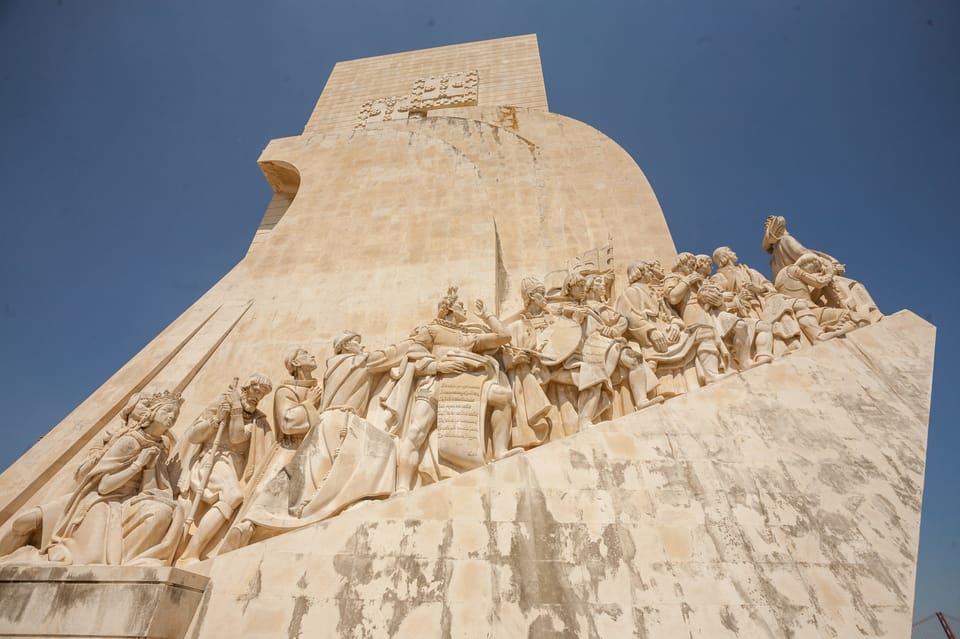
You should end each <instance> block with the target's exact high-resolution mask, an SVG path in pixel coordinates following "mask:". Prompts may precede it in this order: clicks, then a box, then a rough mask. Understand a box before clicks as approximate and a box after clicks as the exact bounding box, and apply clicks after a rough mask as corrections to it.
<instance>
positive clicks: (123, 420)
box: [0, 392, 175, 557]
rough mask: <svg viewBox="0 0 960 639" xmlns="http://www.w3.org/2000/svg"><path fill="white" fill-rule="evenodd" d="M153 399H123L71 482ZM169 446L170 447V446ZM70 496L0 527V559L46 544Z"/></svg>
mask: <svg viewBox="0 0 960 639" xmlns="http://www.w3.org/2000/svg"><path fill="white" fill-rule="evenodd" d="M152 397H153V393H146V392H142V393H135V394H134V395H131V396H130V398H129V399H128V400H127V403H126V405H125V406H124V407H123V409H121V411H120V415H119V424H117V425H115V426H112V427H110V428H107V429H106V430H105V431H104V432H103V433H102V434H101V436H100V438H99V440H98V441H97V442H96V443H94V444H93V445H92V446H91V447H90V448H89V449H88V450H87V453H86V455H85V456H84V458H83V460H81V462H80V465H79V466H78V467H77V469H76V470H75V471H74V474H73V477H74V481H75V482H77V483H79V482H80V481H81V480H82V479H83V478H84V477H85V476H86V474H87V472H88V471H89V470H90V469H91V468H92V467H93V466H94V465H95V464H96V463H97V461H98V460H99V459H100V457H102V456H103V452H104V450H105V449H106V448H107V446H109V445H110V443H111V442H113V441H114V439H115V438H116V437H115V436H116V434H117V433H119V432H121V431H125V430H127V428H128V424H136V423H137V422H138V421H139V420H140V418H141V417H143V415H144V412H145V411H146V405H147V403H148V401H149V400H150V399H151V398H152ZM165 437H166V438H167V439H168V440H170V441H171V442H173V441H175V440H174V437H173V434H172V433H170V432H167V434H166V436H165ZM170 447H171V448H172V447H173V444H171V446H170ZM70 498H71V493H65V494H63V495H60V496H59V497H56V498H55V499H52V500H50V501H48V502H46V503H43V504H40V505H37V506H32V507H30V508H26V509H24V510H22V511H20V512H18V513H16V514H15V515H14V516H13V517H11V518H10V519H9V520H8V521H7V522H5V523H4V524H3V526H2V527H0V557H4V556H5V555H9V554H10V553H13V552H15V551H17V550H18V549H21V548H30V549H31V551H28V552H23V553H18V556H22V557H26V556H29V555H30V554H31V552H32V553H34V554H35V553H38V552H39V551H40V549H41V548H45V547H47V546H49V545H50V542H51V539H50V537H51V535H52V534H53V529H54V527H55V526H56V524H57V522H58V521H59V519H60V517H61V516H62V515H63V511H64V509H65V508H66V506H67V503H68V502H69V501H70Z"/></svg>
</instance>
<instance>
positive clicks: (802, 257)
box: [0, 36, 933, 637]
mask: <svg viewBox="0 0 960 639" xmlns="http://www.w3.org/2000/svg"><path fill="white" fill-rule="evenodd" d="M259 163H260V166H261V168H262V169H263V172H264V175H265V177H266V179H267V181H268V183H269V184H270V185H271V187H272V188H273V190H274V197H273V200H272V202H271V203H270V205H269V206H268V209H267V211H266V213H265V215H264V218H263V220H262V222H261V224H260V227H259V228H258V229H257V231H256V233H255V235H254V237H253V240H252V242H251V245H250V248H249V250H248V252H247V254H246V256H245V257H244V258H243V259H242V260H241V261H240V262H239V263H238V264H237V265H236V266H235V267H234V268H233V269H232V270H231V271H230V272H229V273H228V274H227V275H225V276H224V278H223V279H222V280H221V281H220V282H219V283H217V284H216V285H215V286H214V287H213V288H212V289H211V290H210V291H209V292H207V293H206V294H205V295H204V296H203V297H202V298H201V299H200V300H198V301H197V302H196V304H194V305H193V306H192V307H191V308H189V309H188V310H187V311H186V312H184V314H183V315H181V317H180V318H178V319H177V320H176V321H175V322H174V323H173V324H172V325H171V326H170V327H169V328H167V329H166V330H165V331H164V332H163V333H161V334H160V335H159V336H158V337H157V338H156V339H155V340H154V341H153V342H152V343H151V344H150V345H148V346H147V347H146V348H145V349H144V350H143V351H142V352H141V353H139V354H138V355H137V356H136V357H135V358H134V359H133V360H131V361H130V362H129V363H128V364H127V365H126V366H125V367H124V368H122V369H121V370H120V371H119V372H118V373H117V374H116V375H114V376H113V377H112V378H111V379H110V380H108V381H107V382H106V383H105V384H104V385H103V386H102V387H101V388H100V389H99V390H98V391H96V392H95V393H94V394H93V395H92V396H91V397H90V398H89V399H88V400H87V401H85V402H84V403H83V404H81V405H80V406H79V407H78V408H77V409H76V410H75V411H74V412H73V413H71V415H69V416H68V417H67V418H66V419H65V420H64V421H63V422H62V423H61V424H59V425H58V426H57V427H55V428H54V429H53V430H52V431H51V433H50V435H48V436H47V437H46V438H44V439H43V440H41V441H40V442H39V443H38V444H37V445H36V446H35V447H34V448H32V449H31V450H30V451H28V452H27V453H26V454H25V455H24V457H23V458H21V460H19V461H18V462H17V463H15V464H14V465H13V466H12V467H11V468H9V469H8V470H7V471H5V472H4V473H3V474H2V475H0V555H6V557H5V558H3V559H0V563H5V564H6V565H8V566H10V567H13V568H15V570H13V571H12V572H11V569H8V568H4V572H3V573H2V574H3V575H13V576H12V577H11V578H9V579H7V580H5V581H4V580H3V579H0V591H2V592H3V596H4V601H9V602H14V603H10V604H9V605H4V606H0V617H5V618H6V619H7V621H8V622H9V623H10V624H12V625H11V628H13V630H14V631H16V632H33V630H29V629H30V628H34V627H35V625H36V624H34V625H30V624H33V623H34V622H35V621H36V617H37V616H38V615H40V614H41V613H40V612H38V611H41V610H45V609H46V608H44V606H47V607H48V608H50V609H51V612H50V613H49V614H50V619H55V618H57V615H58V614H60V613H61V612H62V611H61V610H58V609H57V605H56V603H55V602H56V601H59V600H60V599H62V598H63V597H64V596H66V595H61V594H60V593H61V592H68V591H69V592H73V591H74V590H76V589H77V588H80V590H82V591H83V593H81V594H80V595H76V597H79V598H81V599H85V600H86V601H90V602H97V601H106V600H105V599H104V597H103V593H104V592H106V590H104V589H103V588H104V587H101V586H100V585H98V584H99V583H100V582H99V581H98V580H99V579H100V577H98V578H97V579H95V580H94V582H93V584H94V585H88V586H83V585H78V583H80V582H83V577H82V573H77V572H76V569H78V568H79V567H81V566H86V565H94V566H97V570H99V571H100V572H98V573H97V574H98V575H101V574H102V575H109V574H112V573H110V572H109V571H110V570H115V571H117V572H116V573H115V574H116V575H119V576H121V577H122V576H123V575H127V577H129V579H130V580H132V582H135V581H137V579H140V578H142V579H141V581H143V582H144V584H143V588H146V589H147V590H149V589H150V586H149V585H148V584H150V583H154V582H155V581H156V579H157V577H156V575H154V573H150V574H147V573H148V572H149V571H150V570H161V571H162V570H169V569H168V568H164V566H170V565H177V566H179V567H180V568H182V569H184V570H189V571H191V572H192V573H193V576H187V577H184V576H183V575H182V574H180V573H179V572H176V571H175V573H171V575H173V576H172V577H171V576H169V575H167V573H164V575H166V576H164V577H163V579H168V577H169V579H172V580H173V582H171V583H173V585H168V586H163V588H167V589H168V590H169V588H173V590H169V592H176V593H180V592H181V590H183V588H186V589H187V590H189V591H190V593H192V594H190V595H189V596H188V597H187V598H188V599H190V601H191V602H194V603H195V600H196V599H197V598H198V597H199V593H200V592H203V601H202V602H201V603H200V605H199V609H198V612H197V614H196V616H192V615H193V612H192V610H193V609H192V608H191V610H190V613H189V616H188V615H187V613H186V608H184V611H185V612H184V615H185V617H184V618H183V619H180V620H179V622H182V623H179V622H178V623H177V624H173V625H171V626H170V629H163V628H165V627H161V626H157V628H160V629H159V630H156V631H154V630H150V631H149V633H148V634H150V636H182V634H183V631H184V629H185V628H186V624H187V623H192V626H191V628H192V630H191V635H192V636H198V637H199V636H219V635H220V634H224V633H227V632H229V633H230V634H236V633H237V632H238V631H239V632H241V634H243V636H264V637H266V636H275V635H277V634H280V633H282V632H286V633H287V634H288V635H289V636H297V635H299V634H301V633H303V632H310V633H312V634H338V635H341V636H387V635H389V636H395V635H396V636H400V635H407V634H414V633H416V634H424V633H427V634H431V633H440V634H442V635H445V636H446V635H456V636H513V635H518V634H528V635H531V636H548V635H550V636H553V635H554V634H558V633H559V634H566V635H570V636H628V635H637V634H639V635H640V636H676V635H677V634H678V633H683V634H691V633H692V634H693V635H694V636H696V635H699V634H719V635H720V636H751V637H752V636H846V635H847V634H850V633H851V632H852V631H853V629H856V630H857V631H858V632H859V633H861V634H865V635H867V636H900V635H901V634H903V632H904V631H905V629H906V628H907V627H908V626H907V625H904V624H909V619H910V612H911V610H910V607H911V605H912V598H913V595H912V593H913V578H914V569H915V562H916V545H917V533H918V528H919V512H920V497H921V495H922V479H923V459H924V452H925V442H926V418H927V412H928V408H929V389H930V375H931V372H932V352H933V329H932V327H930V326H929V325H927V324H925V323H924V322H922V321H921V320H919V319H918V318H916V317H915V316H913V315H911V314H910V313H908V312H901V313H898V314H896V315H893V316H890V317H887V318H884V317H883V316H882V315H881V314H880V312H879V310H878V309H877V308H876V305H875V304H874V302H873V300H872V299H871V298H870V296H869V294H868V293H867V291H866V288H864V286H863V285H862V284H861V283H860V282H858V281H856V280H852V279H849V278H848V277H847V274H846V270H845V266H844V265H843V264H841V263H840V262H839V260H837V259H836V258H834V257H832V256H830V255H826V254H824V253H821V252H818V251H816V250H814V249H810V248H808V247H807V246H805V245H804V244H802V243H801V242H800V241H799V240H797V239H796V238H793V237H792V236H791V235H790V234H789V233H788V232H787V230H786V220H785V219H784V218H782V217H771V218H768V220H767V222H766V223H765V224H764V225H760V224H759V223H758V238H757V239H759V235H760V231H761V230H762V231H763V243H764V247H765V248H766V249H767V250H768V251H769V252H770V253H771V255H772V256H773V261H772V265H773V269H774V272H773V273H772V274H771V275H770V276H769V277H768V276H766V275H763V274H761V273H760V272H759V271H757V270H754V269H751V268H749V267H747V266H745V265H741V264H739V263H738V262H737V257H736V254H735V253H734V252H733V251H732V250H730V249H728V248H727V247H718V248H717V250H716V251H714V252H713V255H712V256H707V255H699V256H696V255H692V254H689V253H680V254H677V252H676V249H675V248H674V245H673V241H672V239H671V236H670V233H669V230H668V229H667V226H666V222H665V220H664V217H663V214H662V212H661V210H660V208H659V205H658V203H657V200H656V196H655V195H654V193H653V191H652V189H651V187H650V185H649V183H648V182H647V180H646V179H645V177H644V176H643V174H642V172H641V171H640V169H639V168H638V167H637V165H636V164H635V163H634V162H633V160H632V159H631V158H630V156H629V155H628V154H627V153H626V152H625V151H624V150H623V149H621V148H620V147H619V146H617V144H616V143H615V142H613V141H612V140H610V139H609V138H607V137H606V136H604V135H603V134H602V133H600V132H598V131H596V130H595V129H593V128H591V127H590V126H588V125H586V124H584V123H582V122H578V121H575V120H572V119H570V118H566V117H564V116H561V115H557V114H553V113H550V112H549V111H548V110H547V101H546V94H545V90H544V85H543V78H542V74H541V72H540V64H539V56H538V52H537V42H536V38H535V37H534V36H520V37H515V38H505V39H501V40H494V41H488V42H480V43H471V44H465V45H454V46H449V47H441V48H438V49H430V50H425V51H415V52H408V53H402V54H396V55H390V56H381V57H378V58H370V59H365V60H355V61H350V62H344V63H340V64H338V65H337V66H336V67H335V68H334V71H333V73H332V74H331V76H330V79H329V81H328V83H327V85H326V87H325V89H324V91H323V94H322V95H321V97H320V100H319V101H318V103H317V106H316V108H315V109H314V112H313V113H312V115H311V116H310V119H309V121H308V122H307V125H306V127H305V128H304V132H303V134H302V135H300V136H296V137H290V138H282V139H278V140H274V141H272V142H271V143H270V144H269V145H268V146H267V148H266V149H265V150H264V151H263V153H262V155H261V157H260V160H259ZM758 222H759V220H758ZM761 226H763V228H762V229H761ZM805 239H806V238H805ZM750 241H756V240H755V239H754V238H750ZM808 241H809V240H808ZM881 320H882V321H881ZM231 379H232V380H233V381H232V382H231ZM183 414H186V415H187V417H186V418H184V419H180V420H179V421H178V420H177V417H178V416H180V415H183ZM71 563H72V564H75V566H74V567H73V568H70V569H69V570H67V572H66V573H56V574H54V573H52V572H50V570H51V565H52V564H67V565H69V564H71ZM144 567H146V568H144ZM137 569H139V570H141V571H146V572H142V574H141V573H136V570H137ZM71 571H73V572H71ZM124 571H126V572H124ZM131 571H132V572H131ZM135 573H136V574H135ZM137 574H139V575H140V577H137ZM130 575H133V576H132V577H130ZM151 575H153V576H151ZM201 576H202V577H201ZM193 577H196V580H194V581H191V579H193ZM205 577H209V582H208V583H207V582H203V578H205ZM119 578H120V577H118V579H119ZM124 578H126V577H124ZM169 579H168V580H169ZM151 580H153V581H151ZM178 580H179V581H178ZM198 580H199V581H198ZM121 581H122V579H121ZM174 582H175V583H174ZM27 583H36V584H42V586H40V587H38V589H37V591H36V592H37V593H38V594H36V596H33V595H30V594H29V593H30V592H31V587H28V586H26V585H25V584H27ZM84 583H85V582H84ZM124 583H126V582H124ZM184 584H186V585H184ZM198 584H200V585H199V586H198ZM111 587H112V586H111ZM139 587H140V586H131V588H132V589H133V590H131V592H133V591H135V590H136V589H137V588H139ZM84 588H86V589H87V590H89V592H87V591H86V590H83V589H84ZM141 589H142V588H141ZM147 590H144V592H146V591H147ZM161 590H162V588H161ZM78 592H79V591H78ZM151 592H153V591H151ZM157 592H159V591H157ZM164 592H168V591H167V590H165V591H164ZM184 592H186V590H184ZM181 594H182V593H181ZM8 595H9V596H8ZM69 596H70V597H74V596H75V595H69ZM131 596H134V595H131ZM136 596H141V595H136ZM144 596H145V595H144ZM167 596H168V595H163V596H161V597H160V598H157V597H153V598H152V599H151V600H150V601H151V602H152V603H151V604H149V605H148V608H149V610H150V611H152V612H150V613H149V614H148V613H146V612H145V613H143V614H141V615H140V616H139V617H138V618H136V619H134V618H133V617H130V618H128V619H127V621H126V622H118V623H120V625H119V626H117V628H118V630H116V632H120V631H121V630H122V629H123V628H122V627H121V626H123V624H124V623H127V624H128V627H127V630H128V631H129V632H128V633H127V634H133V635H136V634H140V633H141V632H147V631H145V630H142V629H139V628H140V627H141V626H143V625H144V624H145V623H146V624H147V625H150V624H152V623H153V622H152V621H150V619H153V618H154V617H156V616H158V615H159V616H160V617H163V616H165V615H166V613H165V612H164V610H165V608H164V606H166V605H168V604H167V603H164V602H166V601H167V599H164V598H163V597H167ZM176 596H178V597H179V596H181V595H180V594H178V595H176ZM51 601H53V602H54V603H52V604H51V603H50V602H51ZM15 602H20V603H15ZM194 603H191V606H192V605H194ZM21 604H22V605H21ZM91 605H92V604H91ZM99 605H100V604H97V606H99ZM51 606H52V607H51ZM187 607H189V606H187ZM95 610H99V608H96V607H87V608H84V610H83V613H82V614H80V615H79V616H78V617H76V618H77V619H85V618H87V617H89V616H90V615H94V617H95V616H96V615H95ZM44 614H45V613H44ZM24 615H26V616H24ZM28 617H29V619H27V618H28ZM191 619H192V621H191ZM228 620H229V623H226V622H227V621H228ZM28 621H29V622H30V623H27V622H28ZM53 623H54V622H52V621H51V624H53ZM57 623H59V622H57ZM18 624H19V625H18ZM138 624H139V625H138ZM42 626H43V624H42V623H41V624H40V626H36V627H41V629H42ZM50 627H51V628H53V626H52V625H51V626H50ZM150 627H151V628H153V626H150ZM91 628H92V626H91ZM334 629H335V630H334ZM88 630H89V629H88ZM51 631H52V630H51ZM58 632H59V630H58ZM63 632H64V633H66V634H76V635H84V636H86V635H97V634H98V632H99V633H100V634H102V635H103V636H108V635H109V633H108V632H107V630H103V631H102V632H100V631H99V630H96V629H93V630H89V631H86V630H83V627H82V624H80V626H76V627H74V628H68V629H64V630H63ZM110 632H114V630H110ZM121 634H122V632H121Z"/></svg>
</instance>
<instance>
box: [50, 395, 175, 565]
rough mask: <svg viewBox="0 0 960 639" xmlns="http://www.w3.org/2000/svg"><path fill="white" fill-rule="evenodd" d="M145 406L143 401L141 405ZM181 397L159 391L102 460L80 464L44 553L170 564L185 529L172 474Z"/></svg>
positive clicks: (67, 558) (62, 558)
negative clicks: (171, 436) (172, 438)
mask: <svg viewBox="0 0 960 639" xmlns="http://www.w3.org/2000/svg"><path fill="white" fill-rule="evenodd" d="M138 403H140V402H138ZM181 403H182V399H181V398H180V396H179V395H178V394H171V393H169V392H163V393H156V394H154V395H152V396H149V397H146V398H143V399H142V405H141V406H140V408H142V412H141V413H139V416H138V417H136V418H135V421H133V420H131V421H130V422H129V423H128V427H127V428H126V429H123V430H121V431H119V432H118V433H116V435H114V436H113V437H112V438H111V440H110V442H109V443H108V444H107V445H106V446H105V447H104V448H103V450H102V454H100V455H99V457H98V458H97V459H96V460H89V459H88V460H86V462H85V463H84V464H83V465H81V472H80V473H79V476H78V484H77V488H76V489H75V490H74V492H73V494H72V495H71V496H70V499H69V500H68V502H67V504H66V507H65V508H64V511H63V514H62V515H61V517H60V520H59V521H58V522H57V524H56V526H55V528H54V530H53V533H52V535H51V540H50V543H49V545H48V546H47V547H46V548H45V549H44V550H43V554H45V555H46V557H47V559H49V560H50V561H51V562H56V563H66V564H109V565H120V564H124V565H165V564H168V563H169V562H171V561H172V559H173V553H174V552H175V551H176V548H177V544H178V543H179V541H180V536H181V533H182V528H183V516H184V513H183V510H182V509H181V508H180V507H179V505H178V503H177V500H176V498H175V494H174V487H173V484H172V483H171V481H170V477H169V476H168V474H167V467H166V462H167V453H168V451H169V444H168V441H169V440H168V439H166V438H165V435H166V433H167V431H169V429H170V428H171V427H172V426H173V425H174V423H175V422H176V420H177V416H178V415H179V412H180V405H181Z"/></svg>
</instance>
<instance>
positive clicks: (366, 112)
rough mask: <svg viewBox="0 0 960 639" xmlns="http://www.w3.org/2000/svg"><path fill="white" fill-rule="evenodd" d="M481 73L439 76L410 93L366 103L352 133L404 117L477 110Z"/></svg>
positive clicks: (417, 83)
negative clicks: (445, 110)
mask: <svg viewBox="0 0 960 639" xmlns="http://www.w3.org/2000/svg"><path fill="white" fill-rule="evenodd" d="M479 89H480V72H479V71H477V70H476V69H474V70H472V71H459V72H457V73H449V74H446V75H440V76H430V77H427V78H418V79H417V80H415V81H414V82H413V86H412V88H411V90H410V93H407V94H404V95H395V96H387V97H382V98H376V99H374V100H368V101H366V102H364V103H363V104H362V105H361V106H360V112H359V113H358V114H357V122H356V124H355V125H354V128H355V129H363V128H365V127H366V126H367V122H368V121H373V122H387V121H390V120H396V119H399V118H403V117H408V116H410V117H412V116H414V115H420V116H422V115H424V114H426V112H427V111H430V110H432V109H443V108H452V107H468V106H477V103H478V96H479Z"/></svg>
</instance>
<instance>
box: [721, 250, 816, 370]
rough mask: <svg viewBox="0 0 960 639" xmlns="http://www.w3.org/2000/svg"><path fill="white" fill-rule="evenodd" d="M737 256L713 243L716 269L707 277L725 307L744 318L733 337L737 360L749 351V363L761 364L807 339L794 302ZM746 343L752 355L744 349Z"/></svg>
mask: <svg viewBox="0 0 960 639" xmlns="http://www.w3.org/2000/svg"><path fill="white" fill-rule="evenodd" d="M738 259H739V258H738V257H737V254H736V253H734V251H733V250H732V249H731V248H730V247H727V246H720V247H717V248H716V249H715V250H714V251H713V262H714V263H715V264H716V266H717V273H716V275H714V276H713V277H712V278H711V279H712V281H713V282H714V283H715V284H716V285H717V286H719V287H720V290H721V291H722V292H723V296H724V308H725V310H726V311H728V312H729V313H732V314H734V315H736V316H737V317H739V318H740V319H741V320H743V322H744V326H745V330H746V333H745V334H743V333H741V335H740V336H739V337H735V338H734V339H735V340H736V341H737V344H738V346H737V347H735V349H734V355H735V357H736V358H737V359H738V361H744V360H746V361H747V362H750V361H751V360H750V359H747V358H748V355H749V356H750V357H751V358H752V363H753V364H763V363H766V362H768V361H769V360H770V359H772V358H773V357H774V356H780V355H783V354H784V353H786V352H788V351H790V350H794V349H797V348H800V346H802V345H803V344H806V343H808V342H809V340H808V339H807V338H806V337H805V336H804V332H803V330H802V328H801V325H800V324H801V320H800V318H798V317H797V313H796V310H795V308H794V307H795V304H794V303H792V302H791V301H790V300H789V299H787V298H785V297H784V296H783V295H781V294H779V293H778V292H777V289H776V287H774V285H773V282H771V281H770V280H768V279H767V278H766V277H764V276H763V275H761V274H760V273H759V272H758V271H756V270H754V269H752V268H750V267H749V266H747V265H746V264H740V263H738V261H737V260H738ZM803 321H807V320H803ZM810 321H811V322H812V321H813V320H812V318H811V319H810ZM810 328H814V327H812V326H811V327H810ZM813 332H814V333H816V332H817V331H816V330H814V331H813ZM768 335H769V337H768ZM748 347H749V348H750V350H751V353H752V355H751V353H747V352H746V350H747V348H748ZM745 367H746V368H749V365H747V366H745ZM741 368H744V366H743V364H741Z"/></svg>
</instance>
